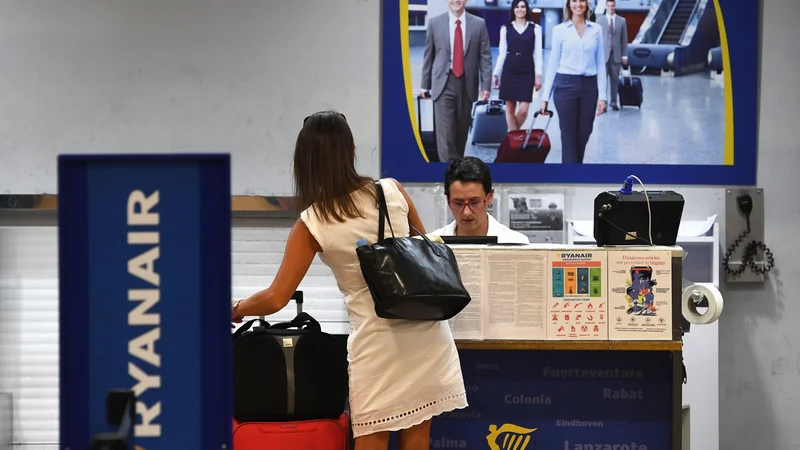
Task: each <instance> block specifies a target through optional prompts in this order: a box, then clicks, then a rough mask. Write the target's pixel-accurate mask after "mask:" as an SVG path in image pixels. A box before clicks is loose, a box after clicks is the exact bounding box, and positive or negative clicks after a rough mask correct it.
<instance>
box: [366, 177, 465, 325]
mask: <svg viewBox="0 0 800 450" xmlns="http://www.w3.org/2000/svg"><path fill="white" fill-rule="evenodd" d="M375 185H376V186H375V187H376V189H377V191H378V211H379V213H378V242H376V243H374V244H372V245H366V244H365V245H360V246H358V247H357V248H356V254H357V255H358V259H359V261H360V262H361V273H362V274H363V275H364V279H365V280H366V282H367V286H368V287H369V291H370V293H371V294H372V299H373V301H374V303H375V313H376V314H377V315H378V317H382V318H384V319H406V320H448V319H450V318H452V317H453V316H455V315H456V314H458V313H459V312H461V310H462V309H464V307H466V306H467V304H469V302H470V300H471V299H470V295H469V292H467V289H466V288H465V287H464V284H463V283H462V282H461V273H460V272H459V270H458V264H457V263H456V257H455V255H454V254H453V251H452V250H451V249H450V247H448V246H447V245H445V244H440V243H438V242H433V241H431V240H430V239H429V238H428V237H427V236H425V235H424V234H423V233H421V232H420V231H419V230H417V229H416V228H414V226H413V225H410V224H409V226H410V227H411V228H412V229H413V230H414V231H416V232H417V234H419V235H420V236H421V237H422V239H418V238H415V237H410V236H409V237H395V235H394V229H393V228H392V221H391V218H390V217H389V209H388V208H387V206H386V197H385V196H384V193H383V187H382V186H381V184H380V181H376V182H375ZM385 221H388V222H389V229H390V230H391V232H392V237H390V238H384V223H385Z"/></svg>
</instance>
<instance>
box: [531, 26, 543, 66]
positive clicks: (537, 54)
mask: <svg viewBox="0 0 800 450" xmlns="http://www.w3.org/2000/svg"><path fill="white" fill-rule="evenodd" d="M533 26H534V28H533V35H534V39H535V40H536V42H535V43H534V44H533V65H534V66H535V70H536V75H542V74H543V73H544V67H543V65H544V60H543V57H542V27H541V26H539V24H535V23H534V24H533Z"/></svg>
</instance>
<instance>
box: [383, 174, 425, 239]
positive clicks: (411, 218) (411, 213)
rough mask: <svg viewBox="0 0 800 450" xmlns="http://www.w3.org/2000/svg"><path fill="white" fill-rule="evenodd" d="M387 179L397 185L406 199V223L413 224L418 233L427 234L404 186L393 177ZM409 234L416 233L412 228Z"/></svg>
mask: <svg viewBox="0 0 800 450" xmlns="http://www.w3.org/2000/svg"><path fill="white" fill-rule="evenodd" d="M389 180H390V181H391V182H392V183H394V185H395V186H397V189H398V190H399V191H400V193H401V194H403V198H405V199H406V203H407V204H408V223H409V224H410V225H413V226H414V228H416V229H417V230H419V232H420V233H422V234H427V233H428V232H427V231H425V226H424V225H422V220H421V219H420V218H419V213H417V207H416V206H414V202H413V201H412V200H411V197H409V196H408V192H406V190H405V188H403V185H402V184H400V182H399V181H397V180H395V179H394V178H389ZM411 234H412V235H413V234H416V233H414V230H411Z"/></svg>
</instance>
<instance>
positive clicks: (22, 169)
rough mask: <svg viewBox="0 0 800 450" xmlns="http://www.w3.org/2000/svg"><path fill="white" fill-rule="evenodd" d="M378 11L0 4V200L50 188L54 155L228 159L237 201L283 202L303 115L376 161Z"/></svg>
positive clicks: (130, 0) (247, 2)
mask: <svg viewBox="0 0 800 450" xmlns="http://www.w3.org/2000/svg"><path fill="white" fill-rule="evenodd" d="M378 9H379V4H378V2H376V1H375V0H372V1H353V0H350V1H325V2H294V1H287V0H272V1H264V0H110V1H106V0H37V1H26V0H2V1H0V62H1V63H0V66H2V69H0V92H1V93H0V152H2V153H1V155H2V158H1V159H0V193H8V192H11V191H13V192H14V193H18V194H25V193H43V192H46V193H54V192H55V191H56V158H55V157H56V155H57V154H59V153H84V152H85V153H106V152H111V153H115V152H230V153H232V155H233V156H232V168H233V171H234V173H235V176H234V177H233V185H232V189H233V193H234V194H249V193H259V194H279V195H282V194H289V193H290V192H291V190H290V184H289V183H290V181H291V176H290V174H289V172H288V171H289V170H290V162H291V156H292V151H293V149H294V139H295V137H296V134H297V131H298V130H299V127H300V125H301V124H302V121H303V118H304V117H305V116H306V115H307V114H308V113H310V112H313V111H314V110H317V109H322V108H331V107H335V108H338V109H340V110H342V112H344V113H345V115H346V116H347V117H348V119H349V120H350V122H351V124H352V125H353V128H354V129H355V132H356V135H357V136H358V147H359V149H360V150H361V152H360V154H359V157H360V162H361V164H362V168H363V169H364V170H367V171H371V172H375V170H376V167H377V164H378V157H377V145H378V127H377V119H376V118H377V114H378V97H377V96H376V95H375V94H376V92H377V91H378V78H377V73H378V47H379V43H378V39H377V37H378V29H379V25H380V22H379V13H378Z"/></svg>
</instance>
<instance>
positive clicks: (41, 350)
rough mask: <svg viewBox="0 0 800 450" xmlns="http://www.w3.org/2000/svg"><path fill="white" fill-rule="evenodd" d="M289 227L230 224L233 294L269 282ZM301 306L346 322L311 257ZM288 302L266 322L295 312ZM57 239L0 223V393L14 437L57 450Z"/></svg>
mask: <svg viewBox="0 0 800 450" xmlns="http://www.w3.org/2000/svg"><path fill="white" fill-rule="evenodd" d="M288 235H289V229H288V228H272V227H251V228H234V230H233V242H232V262H233V298H234V299H235V298H242V297H245V296H248V295H250V294H252V293H254V292H257V291H258V290H260V289H263V288H265V287H267V286H269V285H270V283H271V282H272V279H273V278H274V276H275V273H276V272H277V270H278V267H279V266H280V263H281V259H282V257H283V251H284V248H285V245H286V239H287V237H288ZM300 289H302V290H303V291H304V292H305V305H304V309H305V311H307V312H309V313H310V314H311V315H312V316H314V317H315V318H317V320H319V321H320V322H321V323H322V326H323V328H324V329H325V330H326V331H328V332H331V333H347V332H348V330H349V320H348V318H347V312H346V311H345V309H344V303H343V300H342V295H341V293H340V292H339V290H338V288H337V287H336V281H335V279H334V278H333V275H332V274H331V272H330V269H328V268H327V267H326V266H324V265H323V264H322V263H321V262H320V261H319V259H316V260H315V261H314V263H313V265H312V266H311V268H310V269H309V271H308V274H307V275H306V277H305V279H304V280H303V282H302V283H301V285H300ZM295 308H296V306H295V305H294V303H290V304H289V305H288V306H287V308H285V309H284V310H283V311H281V312H279V313H277V314H275V315H274V316H271V317H270V319H269V320H270V321H286V320H290V319H291V318H292V317H294V314H295V311H296V310H295ZM58 345H59V336H58V240H57V228H56V227H54V226H36V227H33V226H31V227H23V226H19V227H0V393H2V392H10V393H11V394H12V395H13V407H14V409H13V419H12V423H13V425H14V439H13V442H14V443H16V444H17V445H20V448H21V449H22V448H24V449H25V450H32V449H42V450H49V449H54V450H55V449H57V448H58V408H59V380H58V356H59V354H58V351H59V349H58Z"/></svg>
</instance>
